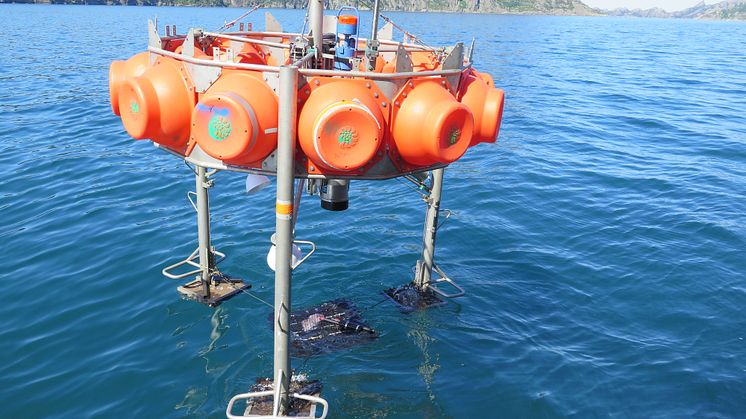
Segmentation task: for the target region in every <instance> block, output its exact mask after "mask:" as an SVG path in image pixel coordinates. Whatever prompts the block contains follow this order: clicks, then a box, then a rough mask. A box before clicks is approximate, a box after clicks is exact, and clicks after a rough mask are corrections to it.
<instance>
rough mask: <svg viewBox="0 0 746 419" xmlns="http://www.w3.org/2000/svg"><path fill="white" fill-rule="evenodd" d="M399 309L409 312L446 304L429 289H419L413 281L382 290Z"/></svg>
mask: <svg viewBox="0 0 746 419" xmlns="http://www.w3.org/2000/svg"><path fill="white" fill-rule="evenodd" d="M383 294H384V295H386V296H387V297H389V299H391V301H393V302H394V304H396V305H397V306H398V307H399V309H400V310H401V311H404V312H411V311H415V310H421V309H424V308H431V307H438V306H442V305H444V304H448V303H446V302H445V301H443V300H442V299H441V298H440V297H438V295H437V294H436V293H435V292H434V291H433V290H431V289H425V290H420V289H417V287H416V286H415V285H414V284H413V283H409V284H406V285H402V286H399V287H395V288H389V289H387V290H385V291H384V292H383Z"/></svg>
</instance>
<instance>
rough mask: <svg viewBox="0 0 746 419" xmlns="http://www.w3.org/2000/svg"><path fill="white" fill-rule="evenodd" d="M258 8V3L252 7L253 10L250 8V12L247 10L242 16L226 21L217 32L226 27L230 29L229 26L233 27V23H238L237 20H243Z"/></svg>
mask: <svg viewBox="0 0 746 419" xmlns="http://www.w3.org/2000/svg"><path fill="white" fill-rule="evenodd" d="M258 9H259V5H256V6H254V7H253V8H252V9H251V10H249V11H248V12H246V13H244V14H242V15H241V16H239V17H237V18H235V19H233V20H231V21H230V22H225V23H224V24H223V26H221V27H220V29H218V30H217V31H215V32H222V31H223V30H225V29H229V28H231V27H233V25H235V24H236V23H237V22H238V21H239V20H241V19H243V18H245V17H246V16H248V15H250V14H252V13H254V12H255V11H257V10H258Z"/></svg>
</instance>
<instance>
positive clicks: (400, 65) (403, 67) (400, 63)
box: [396, 44, 414, 73]
mask: <svg viewBox="0 0 746 419" xmlns="http://www.w3.org/2000/svg"><path fill="white" fill-rule="evenodd" d="M413 68H414V66H413V65H412V59H411V58H409V54H408V53H407V50H406V49H404V46H403V45H402V44H399V47H398V48H397V50H396V72H397V73H409V72H410V71H412V69H413Z"/></svg>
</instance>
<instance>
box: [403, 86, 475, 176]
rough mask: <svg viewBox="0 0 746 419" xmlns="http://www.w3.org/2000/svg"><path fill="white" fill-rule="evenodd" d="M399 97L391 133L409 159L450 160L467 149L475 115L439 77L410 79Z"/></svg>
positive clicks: (414, 162) (426, 161) (423, 163)
mask: <svg viewBox="0 0 746 419" xmlns="http://www.w3.org/2000/svg"><path fill="white" fill-rule="evenodd" d="M397 98H398V99H397V103H398V104H397V105H396V108H395V109H394V115H395V116H394V120H393V124H392V130H391V133H392V135H393V140H394V144H395V145H396V149H397V150H398V153H399V155H400V156H401V157H402V158H403V159H404V160H405V161H406V162H407V163H409V164H412V165H416V166H427V165H432V164H438V163H444V164H448V163H451V162H453V161H456V160H458V159H459V158H460V157H461V156H462V155H463V154H464V153H465V152H466V149H467V148H468V147H469V143H470V140H471V136H472V133H473V130H474V117H473V116H472V114H471V111H470V110H469V108H467V107H466V105H464V104H462V103H459V102H458V101H457V100H456V99H455V98H454V97H453V96H452V95H451V93H450V92H449V91H448V90H447V89H446V88H445V87H444V86H443V84H442V83H441V82H440V81H439V80H437V79H424V80H421V81H416V82H410V83H409V84H408V85H407V86H405V87H404V89H402V91H401V92H400V93H399V96H398V97H397Z"/></svg>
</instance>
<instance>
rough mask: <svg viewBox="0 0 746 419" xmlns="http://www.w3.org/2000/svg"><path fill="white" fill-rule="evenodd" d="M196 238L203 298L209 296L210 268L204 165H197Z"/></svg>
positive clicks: (207, 185)
mask: <svg viewBox="0 0 746 419" xmlns="http://www.w3.org/2000/svg"><path fill="white" fill-rule="evenodd" d="M196 186H197V188H196V192H197V238H198V240H199V269H200V270H201V273H200V278H201V279H202V289H203V291H204V298H210V268H212V260H211V256H212V255H211V254H210V253H211V252H210V203H209V201H208V199H209V198H208V195H207V188H209V186H210V185H209V184H208V180H207V172H206V170H205V168H204V167H202V166H197V185H196Z"/></svg>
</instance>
